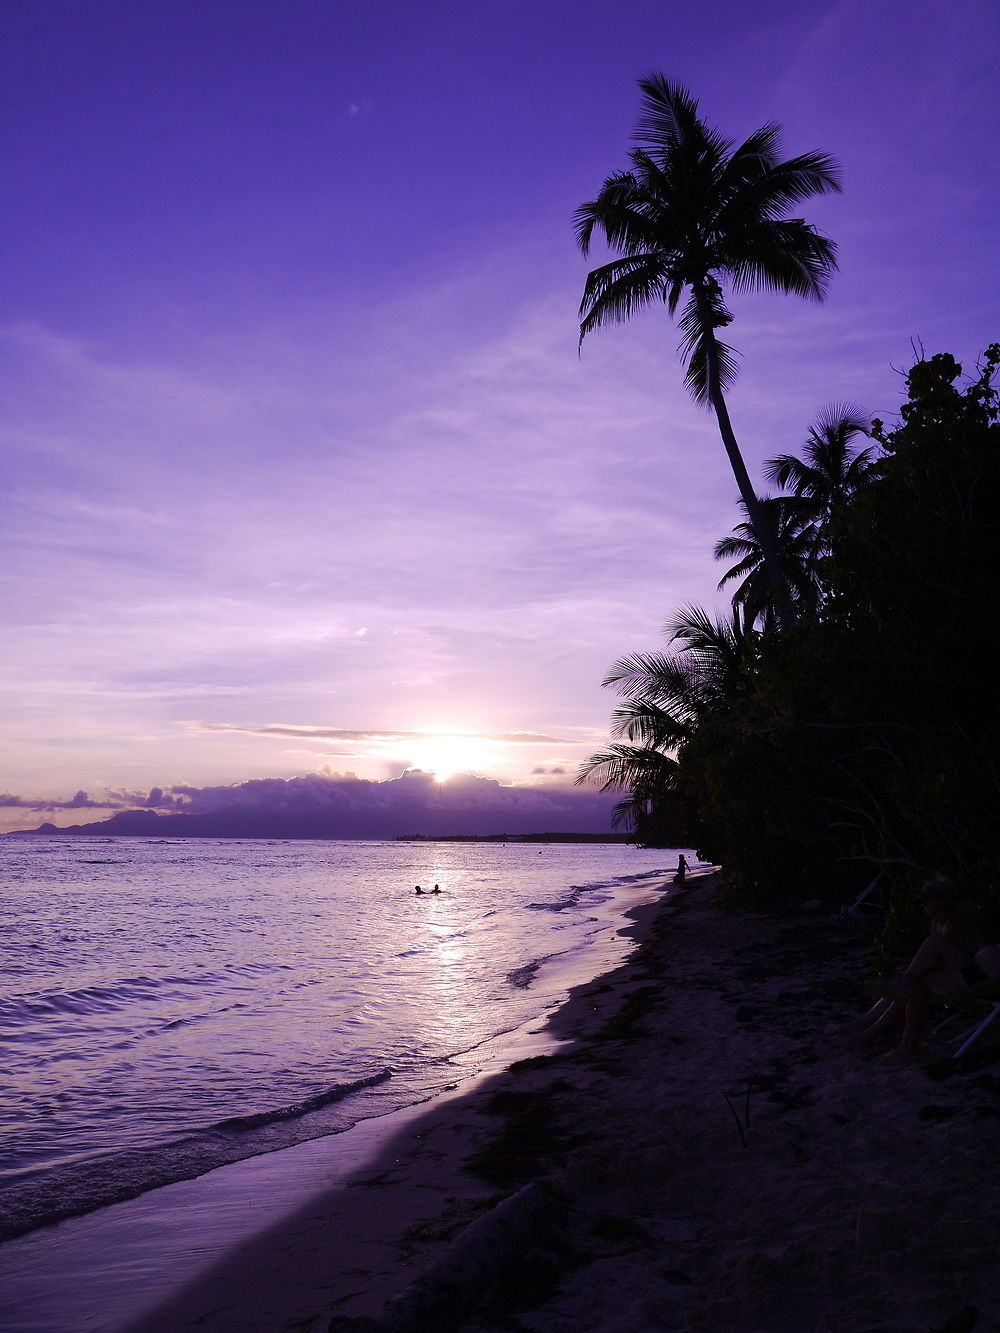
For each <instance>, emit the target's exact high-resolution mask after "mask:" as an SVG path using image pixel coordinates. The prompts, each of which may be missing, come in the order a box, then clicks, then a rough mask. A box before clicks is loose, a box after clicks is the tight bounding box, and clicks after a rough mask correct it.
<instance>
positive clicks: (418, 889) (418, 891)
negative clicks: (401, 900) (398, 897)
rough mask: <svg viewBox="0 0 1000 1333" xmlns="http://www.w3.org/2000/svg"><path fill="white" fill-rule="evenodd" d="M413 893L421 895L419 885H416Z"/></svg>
mask: <svg viewBox="0 0 1000 1333" xmlns="http://www.w3.org/2000/svg"><path fill="white" fill-rule="evenodd" d="M413 892H414V893H419V894H423V889H422V888H421V887H420V885H419V884H418V885H417V887H416V888H415V889H414V890H413Z"/></svg>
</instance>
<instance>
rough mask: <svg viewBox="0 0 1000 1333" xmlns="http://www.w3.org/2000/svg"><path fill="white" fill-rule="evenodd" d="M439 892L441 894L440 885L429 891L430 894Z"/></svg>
mask: <svg viewBox="0 0 1000 1333" xmlns="http://www.w3.org/2000/svg"><path fill="white" fill-rule="evenodd" d="M440 892H441V885H440V884H435V885H434V887H433V889H431V893H440Z"/></svg>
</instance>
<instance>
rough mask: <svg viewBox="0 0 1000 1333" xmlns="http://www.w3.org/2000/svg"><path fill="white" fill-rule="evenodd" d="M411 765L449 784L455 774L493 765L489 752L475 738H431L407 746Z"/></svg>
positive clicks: (477, 770)
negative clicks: (449, 779)
mask: <svg viewBox="0 0 1000 1333" xmlns="http://www.w3.org/2000/svg"><path fill="white" fill-rule="evenodd" d="M407 750H408V751H409V756H410V762H411V763H413V764H414V765H416V767H417V768H422V769H423V770H424V771H425V772H427V773H433V774H434V777H435V779H436V780H437V781H438V782H446V781H447V780H448V778H450V777H453V776H454V775H455V774H456V773H464V772H466V771H472V772H476V773H481V772H482V771H483V769H484V768H485V767H488V765H489V763H490V758H491V756H490V752H489V751H488V750H487V749H486V748H485V746H484V745H483V742H482V741H481V740H480V739H479V738H478V737H476V736H428V737H427V739H426V741H425V740H420V741H417V742H416V743H414V744H411V745H408V746H407Z"/></svg>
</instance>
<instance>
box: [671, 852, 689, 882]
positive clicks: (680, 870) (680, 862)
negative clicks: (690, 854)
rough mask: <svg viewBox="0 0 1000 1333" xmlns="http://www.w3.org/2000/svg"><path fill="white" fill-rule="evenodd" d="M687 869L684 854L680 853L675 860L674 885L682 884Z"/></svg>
mask: <svg viewBox="0 0 1000 1333" xmlns="http://www.w3.org/2000/svg"><path fill="white" fill-rule="evenodd" d="M687 868H688V863H687V858H686V857H685V855H684V853H683V852H681V854H680V856H678V858H677V874H676V875H675V876H674V883H675V884H683V883H684V876H685V875H686V874H687Z"/></svg>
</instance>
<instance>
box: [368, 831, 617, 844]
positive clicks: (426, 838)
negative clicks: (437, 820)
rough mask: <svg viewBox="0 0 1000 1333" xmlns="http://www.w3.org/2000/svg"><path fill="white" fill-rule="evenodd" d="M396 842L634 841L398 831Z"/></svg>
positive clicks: (588, 835) (597, 836) (601, 837)
mask: <svg viewBox="0 0 1000 1333" xmlns="http://www.w3.org/2000/svg"><path fill="white" fill-rule="evenodd" d="M393 841H394V842H616V843H617V842H622V843H627V842H634V841H635V838H634V835H632V834H628V833H398V834H397V835H396V837H395V838H394V839H393Z"/></svg>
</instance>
